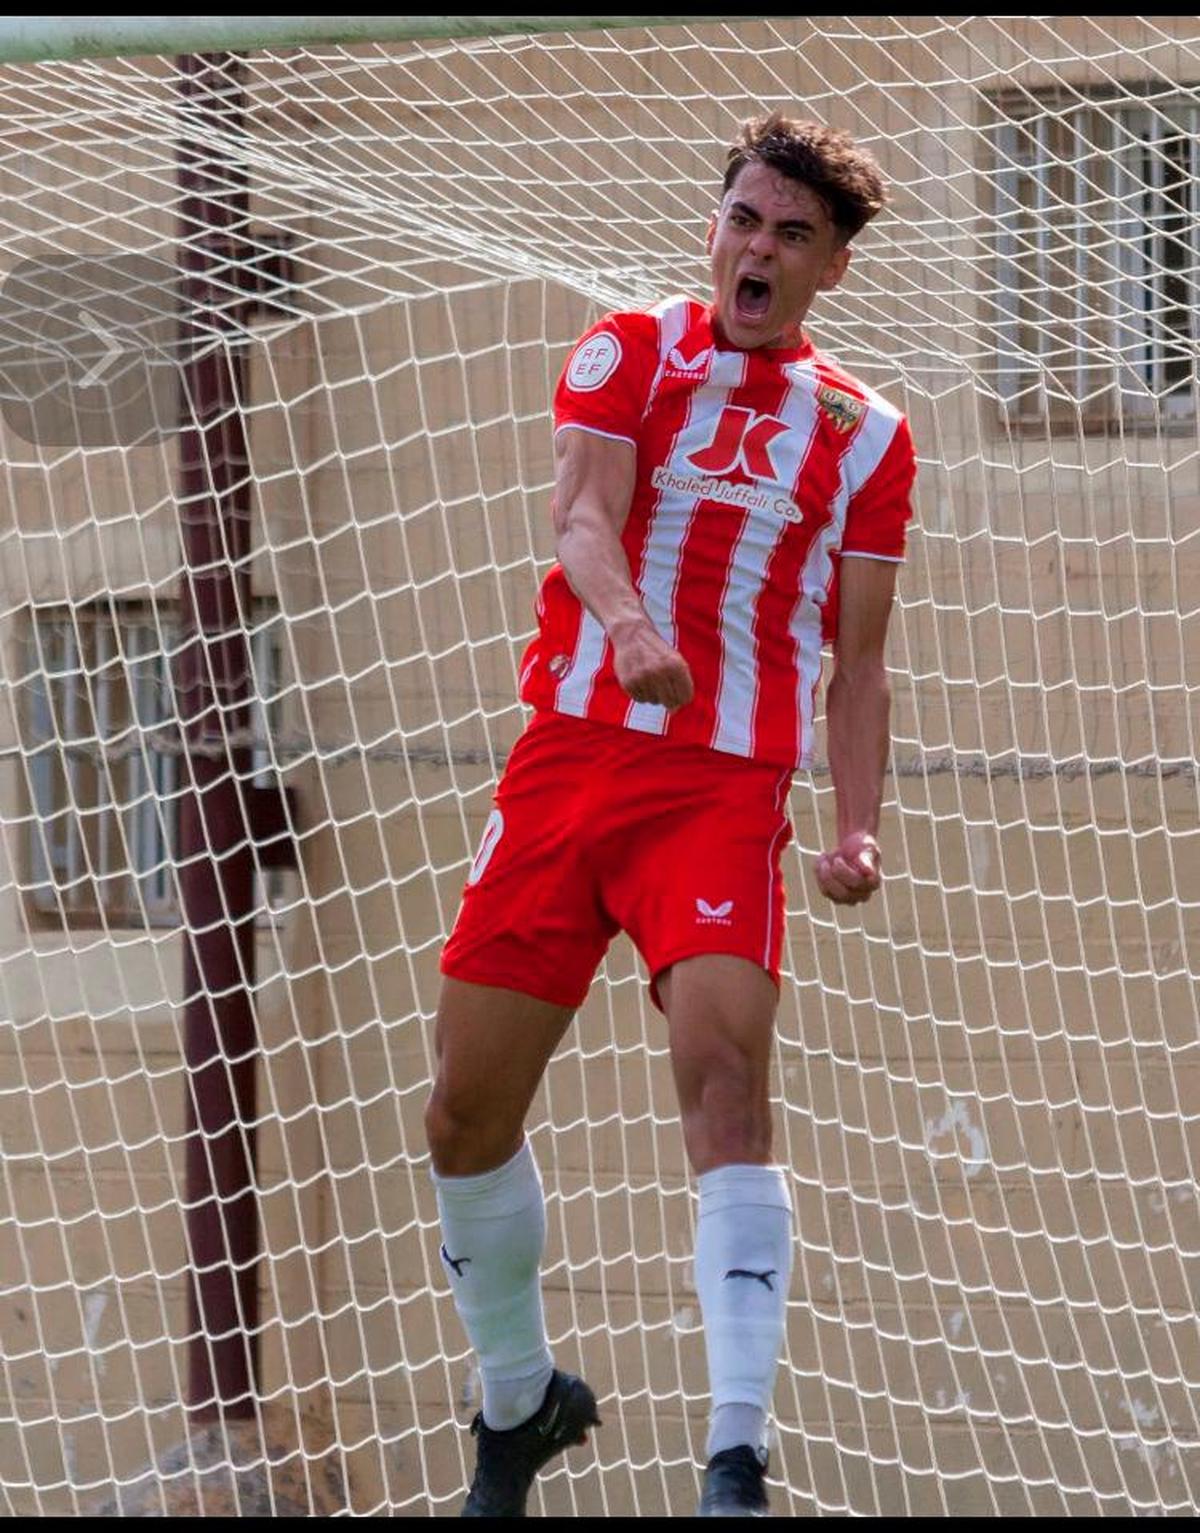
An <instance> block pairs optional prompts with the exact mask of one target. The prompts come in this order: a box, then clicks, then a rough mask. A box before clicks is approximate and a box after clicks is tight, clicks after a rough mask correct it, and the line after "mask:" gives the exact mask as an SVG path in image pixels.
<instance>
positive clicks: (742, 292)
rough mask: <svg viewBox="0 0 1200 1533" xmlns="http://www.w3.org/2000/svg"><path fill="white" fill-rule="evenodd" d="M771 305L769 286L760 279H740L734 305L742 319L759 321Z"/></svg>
mask: <svg viewBox="0 0 1200 1533" xmlns="http://www.w3.org/2000/svg"><path fill="white" fill-rule="evenodd" d="M770 304H771V284H770V283H769V282H767V281H766V280H765V279H764V278H762V277H742V278H741V280H740V281H739V282H738V285H737V292H736V294H735V295H734V305H735V307H736V309H737V311H738V313H739V314H740V315H741V317H742V318H743V319H761V318H762V316H763V315H764V314H765V313H766V312H767V309H768V308H769V307H770Z"/></svg>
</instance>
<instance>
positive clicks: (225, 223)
mask: <svg viewBox="0 0 1200 1533" xmlns="http://www.w3.org/2000/svg"><path fill="white" fill-rule="evenodd" d="M177 62H178V68H179V121H180V131H179V140H178V146H177V163H178V179H179V189H180V194H181V195H180V199H179V204H178V206H179V229H180V245H179V249H180V258H179V260H180V283H181V289H182V297H183V304H184V310H183V320H182V324H183V326H184V328H185V329H186V327H187V326H188V325H189V323H190V322H191V321H194V320H197V319H198V320H200V321H201V322H202V326H203V328H205V329H206V330H207V331H208V333H209V335H210V337H219V336H223V335H232V334H233V333H234V332H239V331H240V329H241V311H240V310H239V306H238V304H237V302H236V301H235V298H234V296H233V289H234V287H235V286H236V282H237V272H238V267H237V265H236V264H235V265H234V266H233V267H232V268H231V267H230V264H229V262H230V258H231V256H233V257H234V258H235V260H236V252H237V251H238V248H239V242H240V241H241V239H242V238H243V237H244V235H245V233H246V230H247V220H248V217H249V204H248V191H247V176H246V170H245V167H244V165H243V164H242V163H240V160H239V158H238V156H237V154H236V153H235V152H231V149H230V140H229V136H230V135H231V134H232V135H234V136H235V137H236V135H237V134H238V133H239V132H240V131H241V128H242V122H243V112H244V96H243V92H242V85H241V77H240V72H239V61H238V56H237V55H236V54H231V53H205V54H186V55H183V56H181V57H180V58H179V59H178V61H177ZM182 351H183V355H182V361H181V373H182V398H181V401H180V426H181V430H180V433H179V526H180V541H181V549H182V559H183V570H182V575H181V579H180V591H179V595H180V608H181V618H182V630H183V640H184V642H183V647H182V649H181V652H180V654H179V656H178V661H177V672H176V677H177V687H178V702H179V709H180V714H179V717H180V721H181V726H182V736H183V742H182V743H183V763H184V779H185V780H184V788H185V791H184V793H183V796H182V800H181V805H180V828H179V838H180V845H179V859H178V860H179V867H180V872H179V885H180V896H181V904H182V918H183V928H184V958H183V981H184V983H183V990H184V1058H185V1061H186V1066H187V1088H186V1089H187V1172H186V1185H187V1214H186V1218H187V1239H188V1255H189V1263H190V1268H191V1275H190V1282H189V1300H188V1333H189V1344H188V1381H187V1409H188V1416H189V1419H190V1420H191V1421H193V1422H198V1421H205V1420H213V1419H223V1418H224V1419H234V1418H238V1417H247V1416H253V1415H254V1412H255V1397H256V1394H257V1383H258V1290H257V1264H258V1257H259V1221H258V1196H257V1189H256V1185H255V1132H254V1127H253V1125H254V1120H255V1117H256V1104H255V1079H254V1073H255V1061H256V1055H257V1047H258V1044H257V1035H256V1025H255V1013H254V1006H253V1001H252V995H253V986H254V914H253V912H254V860H253V853H252V849H251V844H250V833H249V816H248V813H247V809H246V801H245V800H244V799H243V795H242V793H241V792H240V791H239V780H240V782H241V783H242V784H243V785H245V784H247V781H248V774H249V769H250V750H249V747H248V745H247V744H246V743H244V742H245V741H246V738H247V732H248V729H249V726H250V706H249V704H250V694H251V668H250V653H249V646H248V644H247V641H246V637H245V632H244V625H245V624H246V622H248V621H249V618H250V566H249V555H250V510H251V496H250V477H249V453H248V450H247V441H246V431H245V423H244V420H243V416H242V405H243V403H244V399H245V392H244V382H245V379H244V374H245V357H244V351H243V349H242V348H241V347H239V346H236V345H218V346H216V347H214V348H211V349H208V350H204V349H203V348H201V349H200V351H199V354H196V350H195V348H192V349H189V347H188V345H187V343H186V340H185V341H184V345H183V348H182ZM230 735H234V736H235V739H236V741H237V742H238V743H231V742H230V738H229V737H230Z"/></svg>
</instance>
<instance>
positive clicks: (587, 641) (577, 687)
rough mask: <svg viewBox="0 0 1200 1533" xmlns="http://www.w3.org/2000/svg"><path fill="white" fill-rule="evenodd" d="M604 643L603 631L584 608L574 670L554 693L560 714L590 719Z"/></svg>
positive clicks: (576, 643) (577, 640) (574, 656)
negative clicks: (588, 717) (570, 714)
mask: <svg viewBox="0 0 1200 1533" xmlns="http://www.w3.org/2000/svg"><path fill="white" fill-rule="evenodd" d="M604 641H605V633H604V629H603V628H602V627H601V626H600V624H599V623H598V622H597V621H596V619H595V618H594V617H593V616H592V614H591V613H590V612H589V611H588V609H587V608H586V607H584V608H583V619H582V621H581V623H580V624H579V636H578V638H577V639H576V640H575V653H574V654H573V655H572V656H571V668H570V670H569V671H568V672H567V674H566V675H565V676H564V677H563V679H562V680H561V681H560V682H559V684H558V692H557V693H556V694H555V703H554V706H555V708H556V709H557V710H558V712H559V713H572V714H574V715H575V717H576V718H579V719H582V718H585V717H586V716H587V710H588V703H589V702H590V701H591V697H592V687H593V685H594V683H595V680H596V673H597V671H599V669H600V665H601V662H602V661H603V659H604Z"/></svg>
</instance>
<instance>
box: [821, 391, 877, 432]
mask: <svg viewBox="0 0 1200 1533" xmlns="http://www.w3.org/2000/svg"><path fill="white" fill-rule="evenodd" d="M817 404H818V405H819V406H820V408H821V409H822V410H824V412H825V414H826V415H828V417H829V419H830V420H831V421H832V422H833V424H834V425H835V426H836V427H837V429H838V430H839V431H842V432H845V431H850V430H852V429H853V428H854V427H855V426H856V425H857V424H858V422H859V421H860V420H861V419H862V416H863V411H864V410H865V409H866V408H867V407H866V405H865V404H864V403H863V401H862V400H861V399H855V397H854V395H853V394H847V393H845V392H844V390H842V389H835V388H833V387H832V385H830V384H828V383H826V384H825V385H824V386H823V387H822V388H819V389H818V390H817Z"/></svg>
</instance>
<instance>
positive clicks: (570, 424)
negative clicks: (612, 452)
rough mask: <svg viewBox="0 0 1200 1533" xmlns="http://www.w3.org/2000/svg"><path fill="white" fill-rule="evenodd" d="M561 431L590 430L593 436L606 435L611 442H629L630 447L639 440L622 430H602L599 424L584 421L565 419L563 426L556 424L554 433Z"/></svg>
mask: <svg viewBox="0 0 1200 1533" xmlns="http://www.w3.org/2000/svg"><path fill="white" fill-rule="evenodd" d="M560 431H588V432H590V433H591V434H592V436H606V437H607V438H608V439H609V441H610V442H628V443H629V445H630V447H636V446H637V442H636V441H635V440H634V439H633V437H631V436H625V435H623V433H621V432H620V431H602V430H601V429H600V427H599V426H585V425H584V424H583V422H582V421H563V423H562V425H561V426H555V428H554V435H555V436H558V434H559V432H560Z"/></svg>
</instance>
